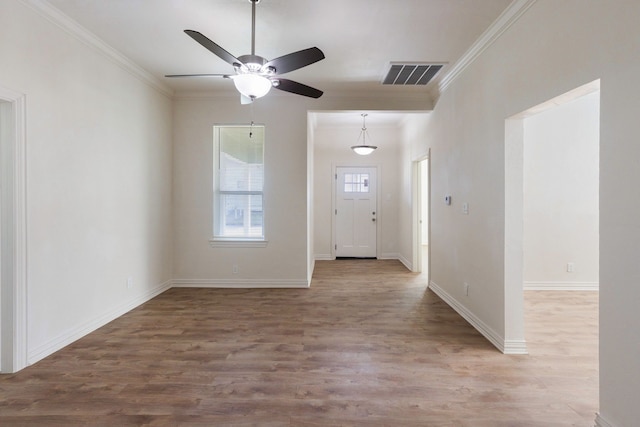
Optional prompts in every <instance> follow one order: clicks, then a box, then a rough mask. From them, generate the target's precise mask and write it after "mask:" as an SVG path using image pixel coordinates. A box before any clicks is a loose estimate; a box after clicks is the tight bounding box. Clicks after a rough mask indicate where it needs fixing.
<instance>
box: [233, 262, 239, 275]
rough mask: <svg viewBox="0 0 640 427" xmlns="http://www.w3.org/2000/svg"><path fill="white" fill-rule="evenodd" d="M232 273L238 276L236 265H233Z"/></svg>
mask: <svg viewBox="0 0 640 427" xmlns="http://www.w3.org/2000/svg"><path fill="white" fill-rule="evenodd" d="M232 271H233V274H238V264H233V267H232Z"/></svg>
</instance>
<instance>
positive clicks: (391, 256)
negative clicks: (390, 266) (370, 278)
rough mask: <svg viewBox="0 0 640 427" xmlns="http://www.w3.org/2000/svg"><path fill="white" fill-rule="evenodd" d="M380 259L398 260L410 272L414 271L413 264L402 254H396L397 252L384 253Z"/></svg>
mask: <svg viewBox="0 0 640 427" xmlns="http://www.w3.org/2000/svg"><path fill="white" fill-rule="evenodd" d="M378 259H397V260H398V261H400V262H401V263H402V264H403V265H404V266H405V267H407V268H408V269H409V270H410V271H413V263H412V262H411V261H409V260H408V259H406V258H405V257H404V256H402V254H399V253H395V252H394V253H391V252H388V253H382V254H380V256H379V257H378Z"/></svg>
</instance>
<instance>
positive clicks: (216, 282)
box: [172, 279, 309, 289]
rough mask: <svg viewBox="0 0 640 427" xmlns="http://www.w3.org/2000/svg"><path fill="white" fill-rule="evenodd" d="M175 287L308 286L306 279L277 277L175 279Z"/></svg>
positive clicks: (242, 287) (255, 287) (260, 287)
mask: <svg viewBox="0 0 640 427" xmlns="http://www.w3.org/2000/svg"><path fill="white" fill-rule="evenodd" d="M172 284H173V287H174V288H229V289H234V288H237V289H251V288H254V289H258V288H259V289H270V288H308V287H309V283H307V281H306V280H291V279H283V280H275V279H269V280H264V279H174V280H173V281H172Z"/></svg>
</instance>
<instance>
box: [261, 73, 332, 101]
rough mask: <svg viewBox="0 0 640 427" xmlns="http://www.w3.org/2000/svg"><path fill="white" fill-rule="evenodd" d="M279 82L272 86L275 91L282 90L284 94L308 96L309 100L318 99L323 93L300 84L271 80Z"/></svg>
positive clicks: (285, 80) (284, 80) (290, 81)
mask: <svg viewBox="0 0 640 427" xmlns="http://www.w3.org/2000/svg"><path fill="white" fill-rule="evenodd" d="M273 80H274V81H277V82H279V83H278V84H274V85H273V87H275V88H276V89H280V90H283V91H285V92H291V93H295V94H296V95H302V96H308V97H309V98H320V97H321V96H322V94H323V93H324V92H322V91H321V90H319V89H316V88H313V87H311V86H307V85H304V84H302V83H298V82H294V81H293V80H287V79H280V78H278V79H273Z"/></svg>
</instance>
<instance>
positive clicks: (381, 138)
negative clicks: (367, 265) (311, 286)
mask: <svg viewBox="0 0 640 427" xmlns="http://www.w3.org/2000/svg"><path fill="white" fill-rule="evenodd" d="M372 114H373V113H372ZM354 117H357V116H356V115H354ZM354 123H355V125H354V126H352V127H318V128H316V130H315V132H314V142H315V149H314V175H315V176H314V224H313V229H314V241H315V244H314V253H315V256H316V258H317V259H330V258H331V254H332V251H331V241H332V228H331V221H332V212H333V210H332V202H333V200H332V188H333V187H334V186H335V180H334V179H333V177H334V168H335V167H336V166H376V167H378V175H377V177H378V185H379V186H380V187H379V188H380V191H379V195H380V198H379V200H378V213H377V215H376V216H377V218H378V221H379V228H378V230H379V232H380V234H379V235H378V236H377V237H378V239H377V243H378V254H379V256H380V258H394V259H395V258H399V247H398V243H399V239H400V236H399V234H400V233H399V230H398V202H399V200H398V190H399V181H398V177H399V176H400V175H401V173H400V169H399V166H400V165H399V161H398V147H399V145H400V142H401V141H400V140H401V134H400V129H399V128H397V127H375V126H374V127H372V126H368V131H369V135H370V136H371V140H370V141H369V142H370V143H371V144H373V145H376V146H377V147H378V149H377V150H375V151H374V152H373V153H371V154H370V155H368V156H360V155H358V154H355V153H354V152H353V151H352V150H351V149H350V147H351V146H352V145H355V144H356V142H357V141H356V140H357V139H358V135H359V133H360V125H359V124H358V122H357V121H356V122H354Z"/></svg>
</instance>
